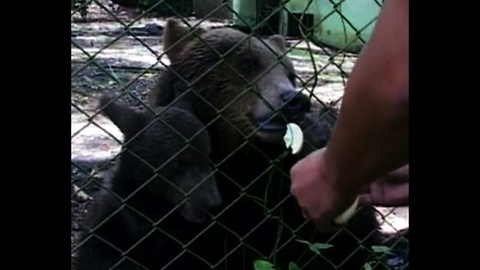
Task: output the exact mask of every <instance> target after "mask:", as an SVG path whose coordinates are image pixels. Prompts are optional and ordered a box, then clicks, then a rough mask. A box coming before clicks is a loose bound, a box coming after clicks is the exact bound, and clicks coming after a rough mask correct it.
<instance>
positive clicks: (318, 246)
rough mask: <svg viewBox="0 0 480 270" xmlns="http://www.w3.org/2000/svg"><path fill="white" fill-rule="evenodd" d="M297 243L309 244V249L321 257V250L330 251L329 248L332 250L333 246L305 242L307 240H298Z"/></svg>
mask: <svg viewBox="0 0 480 270" xmlns="http://www.w3.org/2000/svg"><path fill="white" fill-rule="evenodd" d="M297 242H299V243H303V244H307V245H308V248H309V249H310V250H311V251H313V252H315V253H316V254H318V255H320V250H322V249H328V248H332V247H333V245H330V244H324V243H310V242H308V241H305V240H297Z"/></svg>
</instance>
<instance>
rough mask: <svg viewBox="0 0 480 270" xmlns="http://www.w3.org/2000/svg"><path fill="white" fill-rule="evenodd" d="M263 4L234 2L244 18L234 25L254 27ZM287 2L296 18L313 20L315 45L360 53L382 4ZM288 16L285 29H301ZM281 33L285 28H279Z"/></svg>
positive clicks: (331, 0)
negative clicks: (302, 16) (307, 16)
mask: <svg viewBox="0 0 480 270" xmlns="http://www.w3.org/2000/svg"><path fill="white" fill-rule="evenodd" d="M264 2H265V0H233V9H234V10H235V11H236V12H237V13H238V14H239V16H241V19H240V18H239V16H237V15H234V16H233V20H234V24H236V25H239V26H244V27H249V28H251V27H254V26H255V25H256V23H257V18H258V12H257V9H260V8H261V5H262V4H263V3H264ZM278 2H279V3H281V2H285V1H278ZM286 2H287V3H286V4H285V8H286V9H287V10H288V11H289V12H290V13H292V14H293V15H295V16H296V17H300V16H301V14H306V15H309V16H310V17H313V19H312V20H311V21H313V22H312V25H311V26H313V31H312V33H311V36H309V38H310V39H311V40H312V41H314V42H316V43H321V44H326V45H329V46H332V47H335V48H337V49H342V50H345V51H351V52H359V51H360V50H361V49H362V48H363V45H364V44H365V42H367V41H368V40H369V39H370V36H371V34H372V31H373V28H374V26H375V22H376V18H377V16H378V14H379V12H380V8H381V4H382V2H383V0H376V1H375V0H344V1H342V0H313V1H310V0H290V1H286ZM309 2H311V3H310V4H309ZM335 7H337V8H336V9H335ZM285 13H287V12H284V14H283V16H281V18H282V20H283V21H282V23H283V25H289V27H288V28H291V27H292V25H293V27H297V28H298V26H296V22H295V21H293V20H292V17H291V16H286V15H285ZM288 20H290V21H288ZM279 29H282V27H281V26H279ZM282 34H285V33H282ZM286 34H289V33H288V32H287V33H286Z"/></svg>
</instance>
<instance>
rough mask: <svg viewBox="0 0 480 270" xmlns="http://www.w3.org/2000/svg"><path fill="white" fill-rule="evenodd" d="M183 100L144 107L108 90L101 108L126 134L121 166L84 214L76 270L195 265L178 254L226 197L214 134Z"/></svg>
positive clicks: (120, 158)
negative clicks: (216, 166)
mask: <svg viewBox="0 0 480 270" xmlns="http://www.w3.org/2000/svg"><path fill="white" fill-rule="evenodd" d="M182 105H183V104H180V105H177V106H174V107H168V108H160V107H159V108H157V109H156V112H152V111H149V110H145V111H140V110H136V109H133V108H132V107H129V106H127V105H125V104H123V103H121V102H119V101H116V100H115V98H113V97H112V96H110V95H103V96H101V98H100V102H99V108H100V109H101V110H102V113H103V115H105V116H106V117H107V118H109V119H110V120H111V121H112V122H113V123H114V124H115V125H116V126H117V127H118V128H119V129H120V131H121V132H122V134H123V135H124V138H123V145H122V150H121V152H120V154H119V158H118V161H117V162H118V164H117V167H116V169H115V171H114V172H113V175H112V177H111V178H110V179H109V182H108V183H107V184H106V188H104V189H101V191H99V193H98V194H95V196H94V202H93V205H92V207H91V209H90V212H89V213H88V214H87V217H86V218H85V222H84V225H85V226H86V227H87V228H86V229H85V232H84V233H83V235H82V237H81V239H80V241H79V243H78V250H77V264H76V269H77V270H101V269H102V270H103V269H130V270H131V269H161V268H163V267H164V266H165V265H170V266H171V267H173V268H172V269H189V268H190V265H191V264H193V263H194V262H193V261H192V260H194V258H188V255H183V256H179V255H181V254H182V251H183V247H182V245H184V244H187V243H188V242H189V241H190V240H191V239H192V238H193V237H194V236H195V235H196V234H197V233H198V230H200V228H201V226H200V225H201V224H204V223H205V222H206V221H207V217H208V210H209V209H211V208H214V207H217V206H219V205H220V204H221V203H222V198H221V196H220V193H219V191H218V189H217V184H216V182H215V178H214V176H213V171H212V167H211V164H210V162H209V159H208V156H209V155H210V151H211V146H210V145H211V142H210V137H209V135H208V133H207V131H206V130H205V128H204V126H203V124H202V123H201V122H200V120H198V119H197V118H196V117H195V116H194V115H193V114H192V113H190V107H189V106H188V105H184V106H182ZM155 114H157V116H155ZM89 230H90V232H89ZM186 253H187V254H188V252H186ZM186 256H187V258H185V257H186ZM177 257H178V258H181V259H178V258H177Z"/></svg>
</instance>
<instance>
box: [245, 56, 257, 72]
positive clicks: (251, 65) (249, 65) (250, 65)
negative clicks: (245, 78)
mask: <svg viewBox="0 0 480 270" xmlns="http://www.w3.org/2000/svg"><path fill="white" fill-rule="evenodd" d="M241 65H242V69H243V70H244V71H245V72H254V71H257V70H259V69H260V62H259V61H258V59H255V58H251V57H247V58H246V59H244V60H243V61H242V64H241Z"/></svg>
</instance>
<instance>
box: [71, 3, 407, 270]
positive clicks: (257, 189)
mask: <svg viewBox="0 0 480 270" xmlns="http://www.w3.org/2000/svg"><path fill="white" fill-rule="evenodd" d="M180 2H182V3H180ZM180 2H178V1H177V2H176V1H167V0H164V1H142V0H132V1H118V0H117V1H112V2H110V1H106V0H90V1H88V0H81V1H78V0H77V1H74V0H72V39H71V44H72V72H71V79H72V99H71V107H72V112H71V113H72V180H71V181H72V269H76V263H77V261H78V260H81V259H83V258H82V257H78V256H79V255H78V254H80V253H79V252H80V250H81V249H82V246H84V247H85V248H84V249H86V250H87V251H85V252H84V254H89V255H88V256H90V257H88V256H87V255H82V256H84V257H87V258H89V259H90V260H92V261H89V262H86V263H84V264H83V266H81V267H80V268H81V269H85V268H87V267H89V268H93V269H104V268H101V267H105V269H227V268H228V269H319V267H320V269H359V268H365V269H370V268H371V269H408V237H403V236H398V230H400V229H402V228H405V227H406V228H408V224H407V225H403V227H402V226H399V225H398V224H395V223H393V224H392V219H391V218H389V217H392V216H395V211H397V210H396V209H381V210H380V211H377V212H373V211H370V209H363V210H362V211H360V212H359V213H358V214H357V215H356V218H355V219H356V220H358V221H355V222H353V224H351V225H350V226H347V227H346V228H344V229H342V230H340V231H338V232H337V233H334V234H331V235H322V234H319V233H318V232H316V231H315V229H314V227H313V225H312V224H310V223H309V222H307V221H306V220H304V218H303V217H302V216H301V214H300V213H299V211H298V209H297V208H296V207H295V202H294V200H293V198H292V196H291V195H290V193H289V192H288V191H289V175H288V171H289V170H288V169H289V168H290V167H291V165H292V164H293V162H294V161H295V159H294V157H292V155H291V153H290V151H289V150H287V149H284V148H282V147H278V146H275V147H272V146H271V145H272V144H265V143H262V142H260V143H259V135H258V134H261V132H262V126H261V125H259V126H256V127H254V128H250V127H249V128H245V127H244V126H242V125H240V124H239V123H238V122H236V121H234V120H236V119H237V118H241V119H244V118H246V117H247V116H248V115H249V114H248V113H247V112H246V111H245V110H244V109H245V108H244V107H245V106H244V104H247V103H248V104H251V103H252V102H253V101H252V100H254V101H255V102H256V103H255V104H258V103H261V104H262V105H263V106H265V110H267V111H268V112H269V113H268V118H267V119H262V120H264V121H266V122H268V121H274V119H281V120H282V121H285V122H288V121H289V120H290V118H292V116H291V115H288V114H289V113H288V112H289V111H288V110H289V108H288V106H289V105H288V104H290V103H289V102H291V101H292V100H297V99H298V96H299V95H305V96H306V97H308V99H309V101H310V102H311V104H312V105H311V106H312V112H311V113H310V114H311V115H313V116H314V117H313V118H312V119H314V120H313V121H312V123H307V124H310V125H311V126H310V125H307V126H302V128H304V132H305V134H306V135H308V131H307V130H308V129H310V128H312V131H311V132H319V136H320V133H321V134H322V136H324V138H323V139H322V140H320V141H319V140H312V141H309V140H308V136H307V140H306V141H305V146H304V148H305V149H306V150H305V151H311V150H313V149H316V148H319V147H321V146H323V145H324V144H325V143H326V142H327V141H328V133H329V130H330V129H331V123H333V122H334V120H335V115H336V114H335V111H336V109H338V108H339V107H340V106H341V98H342V94H343V88H344V86H345V83H346V81H347V80H348V75H349V74H350V72H351V70H352V67H353V66H354V63H355V60H356V57H357V52H358V50H359V49H358V48H361V46H362V44H364V43H365V42H368V38H365V35H364V34H363V33H364V32H365V31H367V30H368V29H369V28H371V27H372V26H373V25H374V23H375V19H376V17H375V16H373V17H371V18H369V19H367V22H366V23H363V24H360V25H359V23H358V21H357V22H352V8H351V7H350V8H349V5H353V4H352V1H347V0H343V1H342V0H339V1H333V0H325V1H323V0H318V1H315V0H305V1H293V0H292V1H280V0H277V1H273V0H270V1H267V0H263V1H261V0H258V1H253V0H252V1H246V0H238V1H200V2H201V3H200V2H199V1H180ZM371 2H372V3H375V4H376V5H378V7H377V8H379V7H380V6H381V3H380V2H379V1H376V0H372V1H371ZM122 5H123V6H122ZM179 5H181V10H180V7H179ZM322 5H323V7H325V6H329V7H330V9H328V11H322V12H319V13H318V14H316V13H315V8H316V7H319V6H322ZM127 7H130V8H127ZM131 7H140V8H139V9H135V8H131ZM246 7H249V8H248V9H247V8H246ZM252 7H255V8H252ZM251 10H254V11H255V12H253V13H252V12H251ZM188 14H190V15H193V16H187V15H188ZM195 14H196V16H197V18H196V17H195V16H194V15H195ZM171 16H174V17H176V18H177V19H178V20H179V22H181V23H183V24H185V25H187V26H188V28H189V29H190V31H189V33H188V35H184V36H182V37H180V38H178V40H176V42H174V43H173V44H172V45H171V47H170V48H168V49H167V50H165V48H164V44H165V42H166V40H165V39H166V37H165V33H166V30H167V29H166V27H167V25H166V17H171ZM219 17H220V18H219ZM332 18H336V19H337V20H339V22H341V23H340V24H339V25H340V26H339V28H333V29H328V27H327V26H326V25H327V23H326V22H327V21H328V20H330V19H332ZM332 20H333V19H332ZM330 22H331V21H330ZM223 28H230V29H236V30H239V31H241V32H242V33H244V35H243V36H242V38H241V39H239V40H237V39H235V42H234V44H233V43H232V44H230V43H228V42H227V41H226V40H228V36H225V39H221V40H223V41H224V43H225V44H227V45H225V46H223V47H222V46H216V44H213V43H212V41H211V40H208V38H205V35H202V33H204V32H203V31H207V32H208V31H213V30H212V29H223ZM201 29H206V30H201ZM319 29H321V30H319ZM335 29H336V30H338V29H341V31H340V34H343V35H344V37H343V38H340V41H338V40H336V41H335V42H333V41H329V39H328V38H325V36H324V35H323V36H322V35H319V32H322V31H323V32H322V33H325V32H328V31H331V32H329V34H331V36H334V35H335V34H336V33H335V32H334V31H335ZM347 29H348V30H347ZM347 32H348V33H353V34H354V35H353V36H354V38H351V37H347V34H346V33H347ZM174 34H175V33H174ZM174 34H172V35H174ZM274 34H280V35H282V36H284V37H286V38H287V39H286V48H285V50H284V51H282V50H279V49H278V46H277V47H275V46H272V44H273V43H272V41H269V39H268V38H269V37H270V36H272V35H274ZM367 37H368V35H367ZM253 39H254V40H255V42H257V43H255V42H253V41H252V40H253ZM191 40H195V42H197V43H196V44H203V45H201V46H202V48H204V50H206V52H207V51H208V53H203V54H201V55H200V56H199V58H198V59H199V60H198V63H199V64H198V65H199V66H201V67H202V68H199V69H195V72H193V73H191V74H190V73H187V72H186V71H185V70H188V69H194V67H192V66H193V65H194V64H192V66H188V67H184V66H182V64H181V63H182V61H181V60H182V59H180V60H175V59H171V57H169V56H171V55H172V56H173V55H180V56H182V53H184V54H183V55H188V54H187V53H185V50H188V48H189V47H186V45H185V43H187V44H190V45H191V44H193V43H189V42H190V41H191ZM249 44H252V47H251V48H253V47H254V46H257V47H258V46H263V47H261V48H264V49H262V50H263V51H262V53H263V55H260V57H257V58H260V59H249V58H248V56H246V54H241V52H242V50H244V48H249ZM332 44H333V45H332ZM338 44H341V45H338ZM192 46H193V45H192ZM198 46H200V45H198ZM179 48H180V49H179ZM185 48H187V49H185ZM219 48H220V49H219ZM255 48H256V47H255ZM169 53H171V54H169ZM270 54H272V55H275V61H274V62H273V63H270V62H269V61H267V60H266V59H267V56H265V55H270ZM189 56H190V57H194V56H195V55H193V54H190V55H189ZM243 58H247V60H249V61H247V62H241V60H242V61H243V60H244V59H243ZM286 59H287V60H286ZM288 59H289V60H288ZM237 60H238V61H237ZM257 60H258V61H260V62H257ZM239 61H240V62H241V63H242V64H241V65H238V63H239ZM207 62H208V64H206V63H207ZM245 63H247V65H248V66H247V69H249V70H252V69H253V70H256V67H257V66H258V65H263V64H264V63H269V64H268V65H267V66H264V67H263V68H262V69H261V71H258V72H253V75H252V74H250V73H246V72H245V71H244V70H242V68H244V64H245ZM279 67H281V68H279ZM280 69H281V70H282V71H284V73H282V74H283V75H279V73H278V72H277V71H278V70H280ZM220 73H221V74H223V75H224V76H218V74H220ZM159 74H161V75H160V78H161V79H160V81H156V80H157V79H156V78H157V76H158V75H159ZM162 74H163V75H162ZM165 74H167V75H165ZM212 74H214V75H212ZM272 74H273V75H272ZM272 76H273V78H270V77H272ZM275 76H283V77H286V76H287V77H289V78H288V81H290V82H291V83H292V85H294V86H295V87H296V89H297V90H298V91H297V92H296V94H295V95H291V96H289V98H288V100H284V101H285V102H284V103H282V104H277V103H275V102H273V103H272V100H275V99H272V97H271V95H272V94H271V93H274V94H275V93H277V92H278V91H277V90H278V89H273V90H272V89H269V91H270V92H268V93H269V94H266V92H265V91H266V90H265V88H266V87H265V86H264V85H268V83H270V84H272V85H275V83H277V82H278V81H281V80H282V79H284V78H283V77H282V78H280V77H275ZM232 78H234V79H232ZM265 78H267V79H265ZM169 80H172V82H170V81H169ZM224 80H227V83H225V82H224ZM220 81H221V82H222V84H221V83H220ZM265 81H267V82H268V83H267V84H265V83H264V82H265ZM199 85H201V86H202V87H199ZM218 85H221V86H222V87H224V88H225V89H226V90H225V91H223V89H222V88H220V87H219V86H218ZM232 85H233V86H232ZM238 85H240V86H241V87H235V86H238ZM262 85H263V86H262ZM159 87H161V88H162V91H164V92H160V94H158V93H157V94H158V95H161V94H163V93H170V92H171V93H170V95H168V94H166V96H163V97H162V96H155V94H156V92H154V91H153V89H156V88H159ZM165 88H166V89H165ZM200 88H202V89H200ZM239 88H242V89H241V90H238V89H239ZM267 88H268V87H267ZM211 89H213V90H211ZM229 89H233V90H235V91H233V90H230V91H229ZM169 91H170V92H169ZM152 93H153V94H152ZM232 93H233V94H232ZM104 94H109V95H111V97H112V98H111V99H110V100H109V102H107V103H105V104H102V106H100V107H99V106H97V105H98V104H99V102H98V101H99V98H100V96H102V95H104ZM277 94H278V93H277ZM172 95H173V96H172ZM222 95H223V96H222ZM113 96H114V97H115V98H113ZM152 97H154V98H159V99H161V98H163V99H162V100H156V99H153V101H152ZM192 100H193V101H192ZM184 102H186V104H187V105H185V104H184ZM159 105H161V106H162V108H161V109H159V108H158V106H159ZM109 106H111V107H109ZM115 106H118V108H119V110H118V111H115V112H108V110H109V108H110V110H114V109H112V108H117V107H115ZM179 106H180V107H181V106H185V110H186V111H189V112H191V113H192V115H195V117H197V118H198V119H193V120H192V119H191V118H185V119H187V120H185V119H184V118H182V117H180V116H176V117H173V118H172V117H170V116H169V115H171V110H173V111H174V108H176V107H179ZM102 111H103V112H104V114H102V113H101V112H102ZM174 112H175V111H174ZM232 112H234V113H237V114H235V115H233V116H232ZM242 117H243V118H242ZM115 119H116V120H115ZM196 120H198V121H201V123H202V124H201V127H200V128H197V129H194V131H192V132H190V130H191V129H192V128H193V126H194V122H195V121H196ZM267 120H268V121H267ZM275 121H276V120H275ZM179 122H180V123H179ZM141 123H143V124H141ZM318 123H321V125H320V126H318ZM316 125H317V126H316ZM176 127H181V128H180V129H176ZM320 129H321V131H319V130H320ZM130 130H135V131H136V132H135V133H136V134H129V132H130ZM155 132H158V134H159V135H158V136H155V135H154V134H156V133H155ZM189 132H190V133H189ZM206 132H208V134H209V139H200V137H201V136H202V134H204V133H206ZM186 133H189V135H188V136H187V134H186ZM313 134H315V133H313ZM323 134H325V135H323ZM320 137H321V136H320ZM159 138H160V139H162V140H161V142H159ZM238 138H240V140H239V139H238ZM260 139H261V138H260ZM177 142H180V143H182V147H179V148H178V149H177V148H175V147H174V145H175V144H176V143H177ZM276 143H278V140H277V142H276ZM226 145H227V146H226ZM210 147H211V152H210V149H203V148H210ZM172 151H173V152H175V153H170V152H172ZM194 153H195V154H194ZM187 154H188V155H190V156H194V155H195V157H196V158H195V161H196V162H195V164H194V165H191V164H190V165H184V164H183V163H182V162H184V160H185V159H186V158H185V156H186V155H187ZM203 159H205V160H207V161H208V166H207V165H205V166H203V167H201V168H200V169H199V167H198V166H197V165H198V164H200V163H201V162H202V160H203ZM159 160H162V162H159ZM152 161H153V164H152ZM184 163H185V162H184ZM202 164H203V163H202ZM172 168H173V169H172ZM175 168H176V169H175ZM171 171H175V173H171ZM119 175H120V176H119ZM212 179H215V181H216V184H215V185H212V184H211V183H212ZM159 183H160V184H159ZM187 186H188V188H187ZM207 186H208V187H209V188H206V187H207ZM216 186H218V188H219V190H220V196H221V197H222V200H221V201H222V203H221V204H220V205H217V203H214V202H213V201H215V200H216V199H218V198H216V197H215V196H214V195H212V188H216ZM127 191H128V192H127ZM195 196H197V197H195ZM195 198H196V199H195ZM173 202H175V203H173ZM191 202H193V203H191ZM217 202H218V201H217ZM195 203H199V204H200V203H202V204H205V205H210V206H212V207H211V209H208V211H206V212H205V211H203V210H198V209H196V205H195ZM187 205H190V206H187ZM191 205H193V206H191ZM407 211H408V209H407ZM200 212H201V213H202V214H205V213H206V214H207V218H206V221H205V222H204V223H202V224H197V223H195V222H192V220H188V218H187V219H185V217H190V218H192V219H194V216H195V215H199V214H198V213H200ZM193 213H196V214H193ZM92 216H93V218H92ZM372 220H373V221H372ZM376 222H379V225H381V226H382V228H385V227H386V226H387V225H388V226H389V228H393V229H394V230H395V232H396V234H395V235H396V236H395V237H391V238H386V239H385V238H383V235H381V236H382V237H379V236H380V235H379V234H378V232H379V230H375V229H374V228H375V226H374V225H372V224H375V223H376ZM407 236H408V235H407ZM94 241H95V242H94ZM89 243H95V244H89ZM372 246H373V247H372ZM89 248H95V249H92V251H91V252H90V251H89V250H88V249H89ZM92 253H93V255H92ZM274 267H276V268H274ZM81 269H79V270H81Z"/></svg>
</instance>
